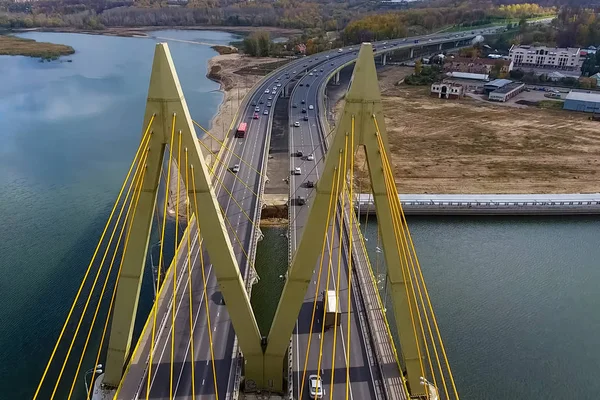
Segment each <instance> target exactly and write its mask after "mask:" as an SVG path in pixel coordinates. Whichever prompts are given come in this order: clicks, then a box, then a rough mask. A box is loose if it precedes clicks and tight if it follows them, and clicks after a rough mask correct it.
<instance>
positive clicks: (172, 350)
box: [167, 131, 181, 400]
mask: <svg viewBox="0 0 600 400" xmlns="http://www.w3.org/2000/svg"><path fill="white" fill-rule="evenodd" d="M177 136H178V143H177V166H180V165H181V131H179V134H178V135H177ZM172 145H173V141H171V144H170V146H172ZM175 174H176V176H177V194H176V195H175V255H174V256H173V260H174V262H175V263H177V256H178V253H179V246H178V244H179V243H178V239H179V189H180V183H181V177H180V176H179V171H175ZM167 190H168V188H167ZM176 304H177V264H175V268H173V307H171V373H170V375H169V398H170V399H171V400H172V399H173V371H174V369H175V365H174V362H175V305H176Z"/></svg>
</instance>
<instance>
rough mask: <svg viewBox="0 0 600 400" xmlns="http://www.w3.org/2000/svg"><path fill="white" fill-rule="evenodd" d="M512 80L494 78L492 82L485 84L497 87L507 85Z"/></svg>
mask: <svg viewBox="0 0 600 400" xmlns="http://www.w3.org/2000/svg"><path fill="white" fill-rule="evenodd" d="M511 82H512V81H511V80H510V79H494V80H493V81H491V82H488V83H486V84H485V86H494V87H497V88H501V87H502V86H506V85H508V84H509V83H511Z"/></svg>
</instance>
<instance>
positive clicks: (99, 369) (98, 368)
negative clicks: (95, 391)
mask: <svg viewBox="0 0 600 400" xmlns="http://www.w3.org/2000/svg"><path fill="white" fill-rule="evenodd" d="M91 373H94V374H101V373H102V364H98V365H96V366H95V367H94V368H90V369H88V370H87V371H86V372H85V375H84V376H83V381H84V382H85V393H86V395H87V397H86V398H87V399H89V398H90V387H89V386H88V382H87V376H88V375H89V374H91ZM90 385H92V388H93V387H94V382H93V381H92V382H90Z"/></svg>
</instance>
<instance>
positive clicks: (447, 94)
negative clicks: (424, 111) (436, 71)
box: [431, 82, 463, 99]
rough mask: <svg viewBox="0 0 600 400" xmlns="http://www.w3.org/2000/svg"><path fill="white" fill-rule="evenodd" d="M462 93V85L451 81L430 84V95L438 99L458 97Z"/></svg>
mask: <svg viewBox="0 0 600 400" xmlns="http://www.w3.org/2000/svg"><path fill="white" fill-rule="evenodd" d="M462 95H463V87H462V85H460V84H458V83H453V82H438V83H434V84H433V85H431V96H433V97H437V98H438V99H458V98H459V97H462Z"/></svg>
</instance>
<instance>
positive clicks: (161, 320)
mask: <svg viewBox="0 0 600 400" xmlns="http://www.w3.org/2000/svg"><path fill="white" fill-rule="evenodd" d="M452 36H453V35H452ZM452 36H451V35H450V34H447V35H446V34H440V35H432V36H429V37H427V38H428V39H426V40H429V39H431V42H423V43H420V44H418V45H419V46H420V45H429V44H431V45H433V44H436V43H438V42H444V41H446V42H448V41H454V40H455V39H453V38H452ZM468 36H469V35H468V34H467V37H468ZM471 36H472V35H471ZM462 38H463V39H465V37H462ZM414 40H419V39H417V38H410V39H406V40H392V41H390V42H393V43H395V44H396V46H395V48H407V47H411V46H416V45H417V44H415V43H414ZM420 40H424V39H422V38H421V39H420ZM382 46H383V44H382V43H379V44H377V47H378V48H377V50H378V52H381V51H387V49H383V48H382ZM357 50H358V46H353V50H349V49H348V48H345V49H344V50H343V51H342V52H339V51H337V50H331V51H328V52H325V53H320V54H317V55H314V56H310V57H304V58H301V59H298V60H295V61H292V62H291V63H289V64H287V65H286V66H285V67H283V68H281V69H280V70H278V71H276V72H275V73H273V74H270V75H269V76H267V77H266V78H265V79H264V80H263V81H262V82H261V83H260V84H259V85H257V87H256V89H255V90H254V91H253V93H252V94H251V95H250V97H249V100H248V102H247V104H246V105H245V107H244V108H243V109H241V110H239V119H238V121H239V122H247V123H248V132H247V134H246V137H245V138H243V139H242V138H234V139H232V140H231V141H230V142H229V146H230V148H231V150H233V152H234V153H235V154H237V155H238V156H239V157H240V158H242V159H243V160H244V161H245V162H241V161H240V160H239V159H238V158H237V157H236V156H234V155H232V154H231V153H230V152H225V153H224V160H222V165H220V166H219V170H218V172H217V174H216V175H217V176H218V177H219V179H215V190H216V193H217V197H218V200H219V204H220V205H221V207H222V209H223V210H224V215H226V216H227V220H226V221H225V225H226V226H227V228H228V232H229V234H230V239H231V243H232V246H233V249H234V252H235V255H236V257H237V260H238V263H239V266H240V272H241V274H242V276H243V277H245V278H247V275H248V266H249V263H248V260H247V258H246V254H248V255H249V256H250V257H252V254H253V251H252V250H253V248H254V246H255V245H256V237H257V235H256V232H255V229H254V227H253V224H252V223H251V222H249V220H248V217H249V219H250V220H252V221H255V223H256V224H257V223H258V221H259V218H260V210H258V209H257V202H258V199H257V198H256V196H255V195H254V193H257V194H260V189H261V185H263V184H264V182H263V179H262V177H261V175H260V174H258V173H257V172H256V171H255V170H258V171H261V172H262V170H263V165H264V161H265V157H267V153H268V148H269V142H268V139H269V132H268V130H269V129H270V122H271V121H272V112H271V109H272V108H274V106H275V101H277V98H278V96H280V95H281V93H282V89H283V88H284V87H285V86H286V85H288V84H289V83H290V81H291V80H296V79H299V80H298V81H296V83H297V86H296V87H295V89H294V91H293V93H292V98H291V100H290V104H297V108H294V107H290V123H291V124H293V123H294V122H296V121H298V122H299V123H300V127H291V128H290V131H289V132H290V151H291V152H292V153H293V152H296V151H298V150H302V151H303V153H304V155H305V156H306V155H308V154H311V153H312V154H314V160H312V161H309V160H307V159H306V157H304V158H301V157H291V161H290V167H291V168H290V170H293V168H295V167H300V168H301V169H302V174H301V175H298V176H294V175H291V178H290V199H294V198H295V197H296V196H297V195H303V196H306V197H307V199H308V202H307V205H305V206H294V205H292V207H293V209H294V210H293V219H292V221H290V224H291V231H290V240H291V241H292V245H293V248H294V249H295V246H296V244H297V242H298V238H299V237H300V235H301V233H302V230H303V228H304V224H305V222H306V218H307V215H308V211H309V210H310V200H311V193H312V192H311V190H310V188H306V187H305V181H306V180H313V181H317V180H318V178H319V173H320V171H319V168H321V167H322V163H323V159H324V157H323V155H324V151H325V150H324V147H323V146H322V140H323V134H322V133H321V132H320V130H319V129H318V126H317V124H318V123H319V120H318V118H319V115H318V108H319V103H318V101H320V100H319V94H320V93H321V92H320V88H321V87H322V85H325V84H326V83H327V82H326V77H327V76H328V75H329V74H330V73H331V72H333V71H335V70H336V69H338V68H340V67H341V66H342V65H345V64H347V63H351V62H352V60H354V58H355V57H356V53H357ZM305 65H306V67H305ZM314 69H317V72H312V73H313V75H312V76H310V75H309V74H308V73H309V71H313V70H314ZM321 69H322V70H323V71H321ZM316 74H318V76H316ZM278 83H280V84H281V86H278V85H277V84H278ZM300 83H302V84H303V86H300ZM306 83H308V84H309V86H308V87H307V86H306ZM274 87H276V88H277V94H276V95H273V94H272V90H273V88H274ZM267 89H269V92H270V93H269V94H267V93H265V90H267ZM269 96H271V97H273V99H272V100H268V97H269ZM302 100H304V102H305V104H302ZM268 102H271V103H272V107H268V106H267V103H268ZM253 104H256V105H253ZM310 105H312V106H313V107H314V109H313V110H309V106H310ZM257 106H258V107H259V112H258V113H257V114H258V119H254V118H253V117H254V114H255V107H257ZM303 107H305V108H306V109H307V112H306V114H304V113H302V112H301V111H302V108H303ZM265 110H267V112H268V114H267V115H265V114H263V113H264V111H265ZM191 112H192V114H193V110H191ZM304 115H307V116H308V121H304V120H303V117H304ZM301 117H302V118H301ZM234 129H235V127H234ZM246 163H247V164H246ZM235 164H239V172H237V173H234V172H233V171H232V167H233V166H234V165H235ZM290 172H291V171H290ZM219 180H220V182H219ZM292 204H293V203H292ZM200 207H201V206H200ZM195 229H196V227H195V226H192V227H190V232H192V237H191V239H190V240H191V249H190V253H191V268H190V269H191V281H192V316H191V321H192V325H193V329H194V338H193V341H194V353H195V354H194V358H195V359H194V360H192V359H191V345H190V344H191V340H190V313H189V296H188V292H187V291H188V281H189V275H188V272H187V270H188V266H187V258H188V257H187V243H186V242H184V245H183V246H182V248H181V251H180V252H179V254H178V259H177V263H176V265H177V268H176V270H177V285H176V301H175V303H174V304H175V311H176V317H175V346H174V347H175V352H174V363H173V376H174V379H173V385H172V388H171V384H170V382H171V379H170V375H171V340H172V336H171V329H170V325H171V312H172V308H171V307H172V305H173V303H172V301H170V299H172V294H173V282H172V275H171V278H169V277H167V281H166V283H165V284H166V285H168V286H167V287H165V289H164V290H163V291H162V293H161V299H164V300H161V299H159V300H161V301H160V304H159V307H158V313H157V328H156V330H157V336H156V340H155V346H154V353H153V365H152V378H151V385H150V393H149V394H148V396H146V386H147V382H146V379H147V363H148V359H149V352H150V340H149V338H150V334H151V324H150V327H149V328H150V329H146V330H145V332H144V335H143V336H142V337H141V338H140V344H139V348H138V350H137V351H136V353H135V354H134V355H133V357H132V363H131V366H130V369H129V371H128V373H127V375H126V376H125V377H124V381H123V385H122V389H121V391H120V393H119V398H120V399H137V398H146V397H149V398H152V399H166V398H170V392H171V390H172V393H173V397H175V398H181V397H190V396H191V394H192V379H191V363H192V362H194V363H195V364H194V366H195V389H196V395H197V398H206V399H209V398H210V399H214V398H215V388H214V384H213V373H212V365H211V362H210V360H211V356H210V345H209V340H208V331H207V329H208V326H207V325H208V324H207V315H206V309H205V307H206V305H205V304H204V285H203V283H202V273H201V272H202V271H201V266H200V258H201V257H200V251H203V255H204V269H205V275H206V280H207V285H206V294H207V298H208V306H209V313H210V320H211V321H210V322H211V326H210V329H211V331H212V337H213V351H214V357H215V362H216V370H217V373H216V375H217V381H218V392H219V398H220V399H225V396H226V393H230V392H231V391H232V389H233V385H234V378H235V370H236V366H237V358H236V355H235V354H232V353H233V350H234V343H235V334H234V332H233V329H232V325H231V321H230V320H229V315H228V313H227V309H226V306H225V305H224V304H223V302H222V297H221V295H220V293H219V291H218V285H217V282H216V279H215V274H214V273H213V266H212V264H211V263H210V257H209V255H208V254H207V252H206V249H204V248H203V247H202V246H201V244H200V243H199V241H198V240H197V234H196V233H195V232H196V231H195ZM336 229H337V228H336ZM236 235H237V238H236ZM338 238H339V232H336V233H335V234H334V235H332V236H331V237H329V238H328V240H329V241H331V245H332V247H333V251H334V254H333V257H332V259H333V260H332V265H331V268H333V269H334V270H335V271H337V254H338V252H337V250H336V249H337V246H338ZM184 240H185V239H184ZM343 253H344V252H343ZM326 257H327V255H326ZM326 259H327V258H326ZM346 261H347V260H346V256H343V257H342V262H341V265H342V271H341V281H340V298H339V300H340V304H341V309H342V313H343V314H342V315H343V316H342V322H341V329H340V330H339V331H338V335H337V340H336V343H337V353H336V362H335V368H336V371H335V377H336V378H335V388H334V390H335V393H336V395H335V398H338V397H341V396H342V395H344V394H345V376H346V368H345V367H346V361H345V360H346V355H347V353H348V352H349V353H350V367H351V368H350V379H351V382H352V385H351V392H350V398H351V399H353V398H356V399H370V398H374V392H373V390H374V388H373V380H375V379H379V378H378V376H377V374H376V372H375V371H373V369H372V368H371V367H370V366H369V364H368V362H367V361H366V357H367V355H366V353H365V352H366V350H365V346H364V336H363V334H364V333H363V331H362V328H361V327H360V324H358V322H357V321H356V318H352V321H351V329H350V335H351V348H350V349H347V348H345V344H344V343H343V342H342V337H343V341H344V342H345V341H346V340H347V339H346V335H347V334H348V332H347V331H346V330H347V328H346V322H347V320H346V318H348V315H352V313H353V312H354V311H353V310H354V309H355V306H354V304H355V302H356V301H357V299H356V298H355V293H354V291H352V293H351V294H350V296H351V304H352V306H351V310H350V313H348V310H346V308H347V305H346V304H347V299H348V297H347V296H348V289H347V272H346V268H347V262H346ZM325 272H326V271H324V273H325ZM323 276H324V277H325V275H323ZM332 276H335V274H334V273H333V270H332ZM332 279H333V278H332ZM315 281H316V279H315V280H313V283H312V284H311V287H310V288H309V290H308V292H307V296H306V298H305V305H304V306H303V308H302V310H301V312H300V316H299V319H298V324H297V333H298V334H297V335H294V339H293V340H294V342H293V348H294V384H295V386H294V387H295V392H298V381H299V379H302V376H301V367H303V363H304V356H305V352H306V349H307V345H308V343H307V339H308V332H307V331H308V328H309V325H310V318H311V315H312V300H313V296H314V293H315ZM324 281H325V278H323V279H322V284H321V288H320V289H319V292H320V291H321V290H324V288H325V282H324ZM329 287H330V289H332V290H333V289H334V282H333V281H330V286H329ZM307 303H310V306H309V308H308V310H309V312H308V313H307V312H306V310H307V307H306V305H307ZM318 311H320V312H321V313H322V309H319V310H318ZM317 326H318V324H317ZM332 335H333V330H332V329H331V330H329V331H328V332H326V333H325V338H324V347H323V349H324V350H323V363H322V365H323V369H324V374H323V378H324V381H325V383H326V384H327V386H326V391H327V393H328V392H329V390H331V388H329V387H328V382H329V378H330V376H331V375H330V374H331V371H330V369H331V365H332V357H331V353H330V351H331V348H332V344H333V337H332ZM318 336H319V334H318V333H315V334H314V336H313V337H314V339H313V340H312V342H311V343H310V349H311V350H310V354H311V355H310V358H309V368H308V370H309V371H313V370H314V369H316V364H317V362H316V357H318V354H319V353H318V351H319V349H318V344H319V339H318ZM327 349H329V350H327ZM327 369H329V371H327ZM299 371H300V374H298V372H299ZM304 392H305V393H307V392H308V391H307V390H306V389H305V391H304Z"/></svg>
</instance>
